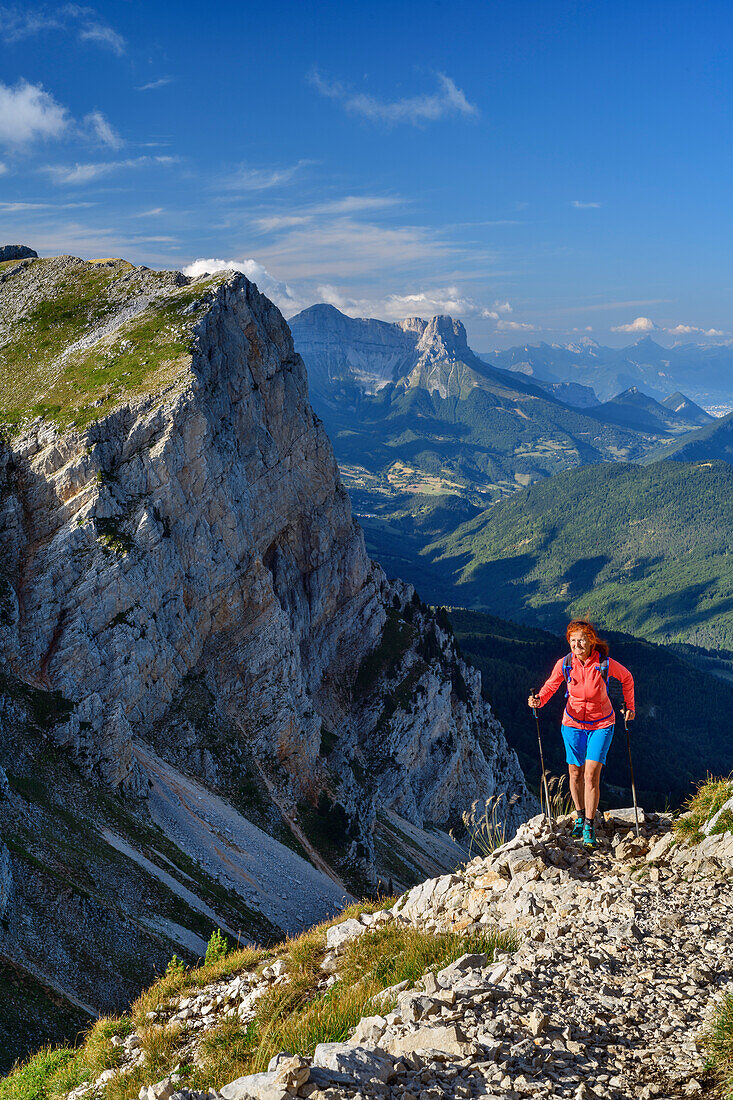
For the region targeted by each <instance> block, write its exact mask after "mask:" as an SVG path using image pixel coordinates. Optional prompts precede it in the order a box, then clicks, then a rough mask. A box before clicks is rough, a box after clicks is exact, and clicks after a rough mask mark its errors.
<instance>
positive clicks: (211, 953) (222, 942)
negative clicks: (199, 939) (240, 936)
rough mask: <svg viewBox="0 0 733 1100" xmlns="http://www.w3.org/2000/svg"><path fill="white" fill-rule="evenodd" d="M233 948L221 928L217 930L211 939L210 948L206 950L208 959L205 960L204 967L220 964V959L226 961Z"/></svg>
mask: <svg viewBox="0 0 733 1100" xmlns="http://www.w3.org/2000/svg"><path fill="white" fill-rule="evenodd" d="M230 951H231V947H230V945H229V940H228V939H227V938H226V936H225V935H224V933H223V932H222V931H221V929H220V928H217V929H216V931H215V932H212V933H211V937H210V939H209V946H208V947H207V948H206V957H205V959H204V966H209V965H210V964H211V963H215V962H219V959H225V958H226V957H227V955H228V954H229V952H230Z"/></svg>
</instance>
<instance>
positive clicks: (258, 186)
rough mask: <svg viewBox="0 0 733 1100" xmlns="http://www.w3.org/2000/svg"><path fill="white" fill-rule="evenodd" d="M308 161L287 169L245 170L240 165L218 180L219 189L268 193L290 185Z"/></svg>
mask: <svg viewBox="0 0 733 1100" xmlns="http://www.w3.org/2000/svg"><path fill="white" fill-rule="evenodd" d="M306 164H310V161H307V160H299V161H298V163H297V164H291V165H289V167H287V168H247V167H246V165H242V166H241V167H240V168H238V169H237V170H236V171H235V172H234V173H233V174H232V175H230V176H227V177H226V178H225V179H223V180H219V184H218V185H219V187H222V188H223V189H224V190H226V191H269V190H271V189H272V188H273V187H281V186H282V185H283V184H285V183H290V181H291V180H292V179H293V177H294V176H295V175H296V174H297V173H298V172H300V170H301V169H302V168H303V167H304V166H305V165H306Z"/></svg>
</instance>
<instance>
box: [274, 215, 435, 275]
mask: <svg viewBox="0 0 733 1100" xmlns="http://www.w3.org/2000/svg"><path fill="white" fill-rule="evenodd" d="M448 251H449V248H448V245H447V244H444V243H443V242H441V241H439V240H436V239H435V238H434V237H433V236H432V234H431V233H430V232H429V231H428V230H426V229H424V228H423V227H421V226H410V225H402V226H383V225H373V224H371V223H369V222H361V221H357V220H355V219H353V218H346V217H344V218H333V219H332V220H330V221H325V222H323V223H318V222H316V223H314V224H312V225H311V224H307V225H296V226H293V227H292V228H291V229H289V230H287V231H286V232H284V233H283V234H282V235H281V236H280V237H278V239H277V240H275V241H274V242H273V243H271V244H267V245H265V246H264V247H263V248H261V249H258V252H259V254H260V257H261V259H262V262H263V263H265V264H266V265H267V267H269V268H276V269H278V270H280V271H287V272H288V277H289V278H291V279H301V278H303V279H320V280H322V281H324V282H329V281H331V280H333V279H346V278H348V277H350V276H353V275H365V274H372V273H374V274H377V275H378V276H379V277H380V278H381V279H383V278H384V273H385V271H394V270H395V269H397V268H405V267H414V268H422V267H423V266H424V264H425V263H426V262H430V261H432V262H434V263H437V262H441V263H442V262H443V261H444V258H445V256H446V254H447V253H448Z"/></svg>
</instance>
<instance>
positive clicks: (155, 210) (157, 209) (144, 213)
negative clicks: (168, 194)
mask: <svg viewBox="0 0 733 1100" xmlns="http://www.w3.org/2000/svg"><path fill="white" fill-rule="evenodd" d="M163 213H165V210H164V207H162V206H153V207H151V209H150V210H140V211H139V212H138V213H137V214H131V215H130V217H131V218H157V217H158V215H159V214H163Z"/></svg>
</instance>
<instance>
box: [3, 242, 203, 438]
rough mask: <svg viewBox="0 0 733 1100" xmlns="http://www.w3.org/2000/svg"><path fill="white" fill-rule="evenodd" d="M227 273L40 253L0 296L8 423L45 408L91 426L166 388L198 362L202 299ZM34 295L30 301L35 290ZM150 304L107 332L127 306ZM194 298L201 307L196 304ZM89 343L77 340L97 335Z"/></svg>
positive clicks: (63, 421) (58, 417)
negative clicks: (178, 280)
mask: <svg viewBox="0 0 733 1100" xmlns="http://www.w3.org/2000/svg"><path fill="white" fill-rule="evenodd" d="M220 281H221V276H215V277H212V278H209V279H203V280H196V281H195V282H194V283H192V284H190V285H185V286H182V287H180V286H176V285H175V283H172V282H171V275H170V273H168V272H152V271H147V270H145V269H135V268H133V267H131V265H130V264H128V263H126V262H125V261H123V260H119V261H113V262H109V263H105V264H103V265H95V264H91V263H84V262H83V261H74V262H71V263H69V262H68V261H63V262H62V261H60V260H37V261H35V262H34V263H33V264H32V265H30V266H27V267H24V268H23V269H22V270H20V271H18V272H17V273H15V274H12V275H10V276H9V278H8V282H7V283H6V284H5V285H4V287H3V298H0V307H1V308H0V424H5V425H6V426H8V427H9V428H10V429H11V430H12V428H14V427H15V426H16V425H18V424H19V423H20V422H22V421H23V420H25V419H27V418H33V417H37V416H41V417H43V418H44V419H47V420H53V421H54V422H55V423H57V424H58V425H59V426H60V427H62V428H64V427H76V428H84V427H86V426H87V425H88V424H89V423H90V422H91V421H93V420H95V419H96V418H97V417H99V416H101V415H104V413H106V412H108V411H109V410H110V409H111V408H113V407H114V406H115V405H117V404H119V403H121V402H122V401H124V400H128V399H129V398H131V397H134V396H138V395H140V394H143V393H146V392H149V391H150V390H151V389H155V390H159V389H161V388H162V387H163V386H165V385H166V384H168V383H170V382H172V381H174V380H175V379H176V378H177V377H179V375H180V374H181V373H182V372H183V371H185V369H186V367H187V366H188V364H189V363H190V358H191V352H192V346H193V344H192V341H193V328H194V325H195V322H196V320H197V314H196V308H195V306H196V303H201V306H203V299H204V298H205V296H206V294H207V292H208V291H210V290H211V288H212V287H213V286H215V285H216V284H217V283H218V282H220ZM26 297H30V300H31V302H33V303H34V304H32V305H31V306H30V307H25V308H24V306H25V299H26ZM145 299H149V300H148V301H147V305H145V308H144V309H143V310H142V311H141V312H140V311H139V309H138V312H137V313H136V315H134V316H130V317H129V319H128V320H125V321H124V322H123V323H121V324H119V325H118V326H117V327H114V328H113V330H112V331H110V332H109V333H106V334H105V333H104V328H105V325H106V324H111V323H114V322H115V319H116V318H119V317H121V316H122V315H123V312H124V310H125V309H126V308H129V307H132V308H133V310H134V309H137V305H136V303H139V302H141V301H142V302H144V300H145ZM192 307H193V309H192ZM96 334H100V335H99V336H98V338H95V339H94V341H93V343H91V344H90V346H89V347H84V346H81V347H78V348H76V349H75V350H72V351H69V348H70V347H71V346H73V345H75V344H77V343H79V342H80V341H83V340H84V339H85V338H89V337H90V336H91V337H94V336H95V335H96Z"/></svg>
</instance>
